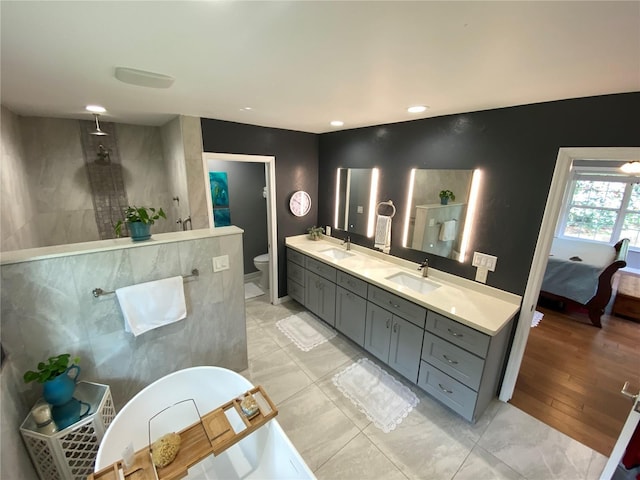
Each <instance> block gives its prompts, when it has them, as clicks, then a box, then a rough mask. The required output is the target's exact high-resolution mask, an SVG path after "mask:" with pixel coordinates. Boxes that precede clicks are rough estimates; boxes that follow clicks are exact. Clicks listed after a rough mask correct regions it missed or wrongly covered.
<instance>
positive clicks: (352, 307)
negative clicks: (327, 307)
mask: <svg viewBox="0 0 640 480" xmlns="http://www.w3.org/2000/svg"><path fill="white" fill-rule="evenodd" d="M366 318H367V301H366V300H365V299H364V298H362V297H359V296H358V295H356V294H355V293H351V292H350V291H348V290H345V289H344V288H342V287H337V290H336V328H337V329H338V330H340V331H341V332H342V333H344V334H345V335H346V336H347V337H349V338H350V339H351V340H353V341H354V342H356V343H357V344H358V345H360V346H362V345H364V330H365V322H366Z"/></svg>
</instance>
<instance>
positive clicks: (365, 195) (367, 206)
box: [333, 168, 378, 237]
mask: <svg viewBox="0 0 640 480" xmlns="http://www.w3.org/2000/svg"><path fill="white" fill-rule="evenodd" d="M377 195H378V169H377V168H339V169H338V171H337V173H336V210H335V219H334V224H333V226H334V228H339V229H341V230H344V231H346V232H350V233H357V234H360V235H364V236H367V237H372V236H373V229H374V225H375V224H374V221H375V218H374V217H375V206H376V197H377Z"/></svg>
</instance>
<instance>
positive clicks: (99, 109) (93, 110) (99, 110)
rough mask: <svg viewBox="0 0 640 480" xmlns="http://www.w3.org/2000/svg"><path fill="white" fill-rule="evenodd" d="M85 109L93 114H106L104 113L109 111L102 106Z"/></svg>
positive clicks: (91, 106) (89, 106)
mask: <svg viewBox="0 0 640 480" xmlns="http://www.w3.org/2000/svg"><path fill="white" fill-rule="evenodd" d="M84 108H85V110H87V111H88V112H91V113H104V112H106V111H107V109H106V108H104V107H101V106H100V105H87V106H86V107H84Z"/></svg>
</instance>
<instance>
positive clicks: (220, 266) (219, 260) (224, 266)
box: [212, 255, 229, 272]
mask: <svg viewBox="0 0 640 480" xmlns="http://www.w3.org/2000/svg"><path fill="white" fill-rule="evenodd" d="M212 260H213V271H214V272H221V271H223V270H229V255H222V256H220V257H213V259H212Z"/></svg>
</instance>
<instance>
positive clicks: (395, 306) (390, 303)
mask: <svg viewBox="0 0 640 480" xmlns="http://www.w3.org/2000/svg"><path fill="white" fill-rule="evenodd" d="M389 305H391V306H392V307H394V308H400V305H398V304H397V303H393V302H392V301H391V300H389Z"/></svg>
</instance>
